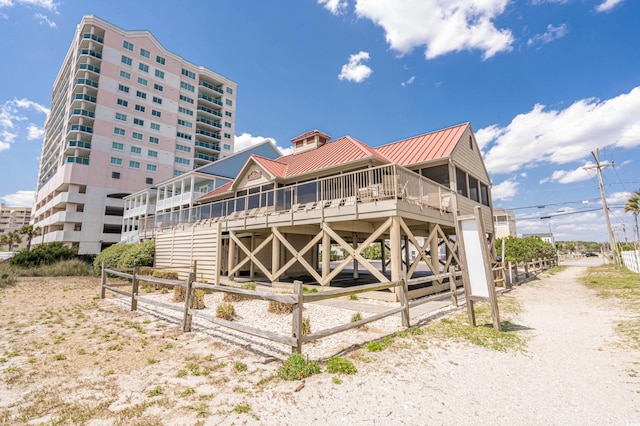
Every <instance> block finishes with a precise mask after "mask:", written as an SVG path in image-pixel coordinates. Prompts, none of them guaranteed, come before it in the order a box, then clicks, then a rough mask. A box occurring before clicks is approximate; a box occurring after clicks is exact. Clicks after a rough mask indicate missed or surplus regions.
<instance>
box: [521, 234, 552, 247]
mask: <svg viewBox="0 0 640 426" xmlns="http://www.w3.org/2000/svg"><path fill="white" fill-rule="evenodd" d="M527 237H538V238H540V239H541V240H542V241H544V242H545V243H549V244H551V245H552V246H553V247H554V248H555V246H556V242H555V240H554V239H553V234H549V233H547V234H522V238H527Z"/></svg>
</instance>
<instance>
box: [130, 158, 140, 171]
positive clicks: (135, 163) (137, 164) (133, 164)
mask: <svg viewBox="0 0 640 426" xmlns="http://www.w3.org/2000/svg"><path fill="white" fill-rule="evenodd" d="M129 167H131V168H132V169H139V168H140V162H139V161H133V160H129Z"/></svg>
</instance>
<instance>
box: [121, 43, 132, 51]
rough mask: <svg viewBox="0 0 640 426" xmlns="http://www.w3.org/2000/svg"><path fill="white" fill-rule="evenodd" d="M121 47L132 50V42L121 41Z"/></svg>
mask: <svg viewBox="0 0 640 426" xmlns="http://www.w3.org/2000/svg"><path fill="white" fill-rule="evenodd" d="M122 47H124V48H125V49H127V50H130V51H132V52H133V43H129V42H128V41H127V40H124V41H123V42H122Z"/></svg>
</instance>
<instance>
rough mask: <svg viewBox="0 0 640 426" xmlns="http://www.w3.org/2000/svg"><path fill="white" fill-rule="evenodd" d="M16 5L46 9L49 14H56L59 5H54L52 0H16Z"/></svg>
mask: <svg viewBox="0 0 640 426" xmlns="http://www.w3.org/2000/svg"><path fill="white" fill-rule="evenodd" d="M16 3H17V4H20V5H23V6H35V7H41V8H42V9H46V10H48V11H50V12H54V13H58V6H59V3H56V2H54V1H53V0H16Z"/></svg>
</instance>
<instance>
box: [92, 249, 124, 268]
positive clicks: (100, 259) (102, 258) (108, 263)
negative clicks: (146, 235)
mask: <svg viewBox="0 0 640 426" xmlns="http://www.w3.org/2000/svg"><path fill="white" fill-rule="evenodd" d="M129 246H130V244H114V245H112V246H109V247H107V248H106V249H104V250H102V251H101V252H100V254H98V255H97V256H96V258H95V259H94V261H93V272H94V273H95V274H96V275H100V273H101V272H102V263H104V266H105V267H106V268H109V269H117V268H118V262H119V261H120V256H122V255H123V254H124V252H126V251H127V250H128V249H129Z"/></svg>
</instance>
